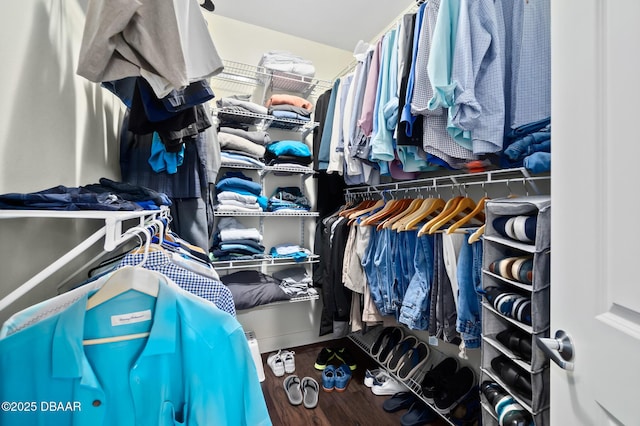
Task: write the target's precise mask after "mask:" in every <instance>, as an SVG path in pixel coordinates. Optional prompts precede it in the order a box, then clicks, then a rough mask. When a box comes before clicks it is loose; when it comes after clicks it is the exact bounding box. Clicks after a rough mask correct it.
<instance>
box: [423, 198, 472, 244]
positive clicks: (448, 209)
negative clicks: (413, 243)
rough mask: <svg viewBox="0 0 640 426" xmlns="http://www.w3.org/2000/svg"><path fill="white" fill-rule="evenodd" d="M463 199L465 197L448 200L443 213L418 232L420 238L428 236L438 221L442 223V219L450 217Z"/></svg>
mask: <svg viewBox="0 0 640 426" xmlns="http://www.w3.org/2000/svg"><path fill="white" fill-rule="evenodd" d="M463 198H464V197H463V196H461V195H458V196H456V197H453V198H450V199H449V200H447V202H446V203H445V205H444V208H443V209H442V211H441V212H440V213H439V214H438V215H437V216H436V217H434V218H433V219H431V220H430V221H429V222H427V223H426V224H424V225H423V226H422V228H420V230H419V231H418V237H421V236H423V235H425V234H428V233H429V230H430V229H431V227H432V226H433V225H435V224H436V223H437V222H438V221H440V220H441V219H442V218H444V217H446V216H447V215H449V213H451V212H452V211H453V210H455V208H456V206H457V205H458V203H459V202H460V200H462V199H463Z"/></svg>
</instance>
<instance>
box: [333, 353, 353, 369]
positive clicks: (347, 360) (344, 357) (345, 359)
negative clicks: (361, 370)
mask: <svg viewBox="0 0 640 426" xmlns="http://www.w3.org/2000/svg"><path fill="white" fill-rule="evenodd" d="M333 354H334V355H335V357H336V358H338V359H339V360H340V361H342V363H344V364H347V365H348V366H349V369H350V370H351V371H353V370H355V369H356V367H357V365H356V360H355V359H354V358H353V355H351V352H349V351H348V350H347V349H346V348H340V349H336V350H334V351H333Z"/></svg>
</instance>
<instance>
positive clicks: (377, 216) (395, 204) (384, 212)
mask: <svg viewBox="0 0 640 426" xmlns="http://www.w3.org/2000/svg"><path fill="white" fill-rule="evenodd" d="M409 204H411V200H410V199H408V198H403V199H399V200H398V199H394V200H390V201H389V202H387V203H385V205H384V207H383V208H382V209H380V210H379V211H377V212H375V213H374V214H372V215H371V216H369V217H368V218H366V219H364V220H363V221H362V222H360V225H361V226H367V225H374V224H376V223H379V222H380V221H382V220H384V219H386V218H388V217H391V216H393V215H395V214H396V213H398V212H401V211H403V210H405V209H406V208H407V207H409Z"/></svg>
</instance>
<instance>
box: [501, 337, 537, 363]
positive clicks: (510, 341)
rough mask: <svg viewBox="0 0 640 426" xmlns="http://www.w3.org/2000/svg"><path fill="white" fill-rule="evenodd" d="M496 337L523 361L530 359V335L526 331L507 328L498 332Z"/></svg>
mask: <svg viewBox="0 0 640 426" xmlns="http://www.w3.org/2000/svg"><path fill="white" fill-rule="evenodd" d="M496 339H498V342H500V343H502V344H503V345H505V346H506V347H507V348H509V349H510V350H511V352H513V353H514V354H515V355H517V356H519V357H520V358H522V359H523V360H524V361H527V362H530V361H531V336H530V335H528V334H527V333H525V332H522V331H517V330H508V329H507V330H502V331H501V332H500V333H498V334H497V335H496Z"/></svg>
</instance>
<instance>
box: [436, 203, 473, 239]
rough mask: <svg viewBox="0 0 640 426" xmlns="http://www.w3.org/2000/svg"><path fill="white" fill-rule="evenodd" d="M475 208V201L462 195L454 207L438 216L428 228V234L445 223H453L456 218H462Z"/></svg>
mask: <svg viewBox="0 0 640 426" xmlns="http://www.w3.org/2000/svg"><path fill="white" fill-rule="evenodd" d="M475 208H476V202H475V201H473V199H472V198H469V197H464V198H462V199H461V200H460V201H458V203H456V205H455V207H454V208H453V209H452V210H451V211H450V212H448V213H447V214H446V215H444V216H442V215H441V216H438V220H437V221H436V222H435V223H434V224H433V225H431V228H429V231H428V232H429V234H433V233H434V232H436V231H437V230H439V229H441V228H442V227H443V226H444V225H446V224H447V223H452V222H453V223H455V222H456V221H457V220H460V219H462V218H464V217H465V216H466V215H468V214H469V213H471V212H472V211H473V210H475Z"/></svg>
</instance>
